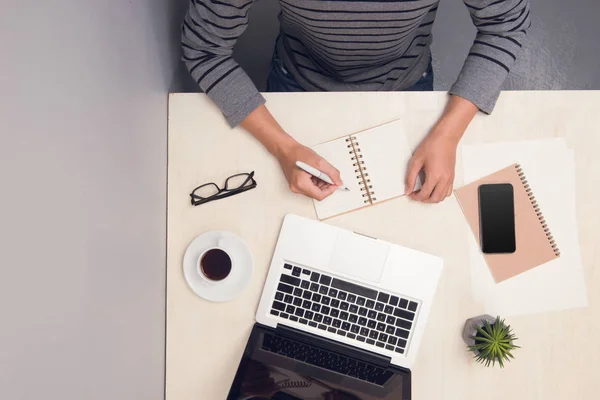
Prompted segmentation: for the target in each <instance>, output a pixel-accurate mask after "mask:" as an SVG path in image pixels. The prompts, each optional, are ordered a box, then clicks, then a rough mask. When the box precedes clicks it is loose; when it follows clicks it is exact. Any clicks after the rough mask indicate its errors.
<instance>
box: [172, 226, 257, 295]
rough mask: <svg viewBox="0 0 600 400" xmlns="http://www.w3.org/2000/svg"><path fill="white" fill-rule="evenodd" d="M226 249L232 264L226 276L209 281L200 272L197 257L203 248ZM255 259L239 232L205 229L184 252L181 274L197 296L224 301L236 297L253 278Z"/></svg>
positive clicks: (202, 251)
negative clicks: (218, 279)
mask: <svg viewBox="0 0 600 400" xmlns="http://www.w3.org/2000/svg"><path fill="white" fill-rule="evenodd" d="M219 241H220V245H219V247H220V248H222V249H223V250H225V251H226V252H227V253H228V254H229V256H230V257H231V261H232V264H233V267H232V269H231V273H230V274H229V276H228V277H227V278H225V279H223V280H222V281H219V282H215V283H208V282H206V281H205V280H204V279H202V277H201V276H200V272H199V271H198V268H197V265H198V264H197V262H198V258H199V257H200V256H201V255H202V253H204V251H205V250H207V249H209V248H211V247H216V246H217V244H218V243H219ZM253 270H254V262H253V260H252V253H251V252H250V248H249V247H248V245H247V244H246V242H245V241H244V240H243V239H242V238H240V237H239V236H237V235H235V234H233V233H231V232H226V231H208V232H205V233H203V234H201V235H200V236H198V237H197V238H196V239H194V240H192V242H191V243H190V244H189V246H188V248H187V250H186V251H185V255H184V256H183V275H184V276H185V280H186V281H187V283H188V285H189V286H190V288H191V289H192V290H193V291H194V293H196V294H197V295H198V296H200V297H202V298H203V299H206V300H209V301H216V302H223V301H229V300H232V299H234V298H236V297H237V296H238V295H239V294H240V293H242V291H243V290H244V288H245V287H246V285H247V284H248V283H249V282H250V280H251V279H252V271H253Z"/></svg>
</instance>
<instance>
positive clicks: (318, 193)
mask: <svg viewBox="0 0 600 400" xmlns="http://www.w3.org/2000/svg"><path fill="white" fill-rule="evenodd" d="M313 178H314V177H311V176H310V175H309V174H307V173H305V172H301V173H298V174H297V175H296V177H295V179H293V180H292V182H293V183H291V184H290V190H291V191H292V192H294V193H299V194H303V195H305V196H308V197H310V198H313V199H315V200H317V201H321V200H323V199H325V198H326V197H328V196H330V195H331V194H332V193H333V192H335V191H336V190H337V186H335V185H330V184H328V183H326V182H323V181H321V180H318V179H316V182H315V180H313Z"/></svg>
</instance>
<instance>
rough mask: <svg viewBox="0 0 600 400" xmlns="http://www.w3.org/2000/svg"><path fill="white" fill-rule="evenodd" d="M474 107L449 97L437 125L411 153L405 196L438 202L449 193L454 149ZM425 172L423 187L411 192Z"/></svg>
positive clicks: (452, 174) (454, 159) (452, 175)
mask: <svg viewBox="0 0 600 400" xmlns="http://www.w3.org/2000/svg"><path fill="white" fill-rule="evenodd" d="M476 113H477V106H475V104H473V103H471V102H470V101H469V100H466V99H463V98H461V97H458V96H450V101H448V104H447V106H446V109H445V110H444V113H443V115H442V117H441V118H440V120H439V121H438V122H437V124H436V125H435V126H434V127H433V129H432V130H431V132H429V135H428V136H427V137H426V138H425V140H423V142H421V144H420V145H419V147H418V148H417V150H416V151H415V153H414V154H413V156H412V158H411V160H410V163H409V165H408V173H407V174H406V189H405V193H406V194H409V195H410V198H411V199H413V200H417V201H422V202H425V203H439V202H440V201H442V200H444V199H445V198H446V197H449V196H450V195H451V194H452V185H453V183H454V168H455V164H456V148H457V147H458V142H459V141H460V139H461V138H462V136H463V134H464V133H465V130H466V129H467V127H468V126H469V123H470V122H471V120H472V119H473V117H475V114H476ZM421 170H424V171H425V182H424V183H423V187H422V188H421V189H420V190H419V191H416V192H415V185H416V183H417V176H418V175H419V172H421Z"/></svg>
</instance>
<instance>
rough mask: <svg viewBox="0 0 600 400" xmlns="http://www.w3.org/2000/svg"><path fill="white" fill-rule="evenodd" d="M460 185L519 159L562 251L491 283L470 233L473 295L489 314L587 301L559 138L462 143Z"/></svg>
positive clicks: (571, 168)
mask: <svg viewBox="0 0 600 400" xmlns="http://www.w3.org/2000/svg"><path fill="white" fill-rule="evenodd" d="M462 157H463V169H464V171H463V176H464V181H465V184H467V183H469V182H472V181H474V180H476V179H479V178H481V177H483V176H486V175H488V174H490V173H493V172H495V171H497V170H499V169H501V168H503V167H506V166H507V165H510V164H512V163H515V162H518V163H520V164H521V166H522V167H523V170H524V172H525V175H526V177H527V179H528V181H529V183H530V184H531V188H532V190H533V193H534V194H535V196H536V199H537V200H538V202H539V205H540V208H541V211H542V212H543V213H544V217H545V218H546V221H547V223H548V226H549V228H550V229H551V231H552V234H553V235H554V238H555V240H556V242H557V244H558V246H559V248H560V250H561V257H560V258H558V259H556V260H553V261H550V262H548V263H546V264H544V265H542V266H539V267H536V268H533V269H531V270H529V271H527V272H525V273H523V274H520V275H518V276H516V277H514V278H511V279H509V280H507V281H504V282H501V283H499V284H496V283H495V282H494V280H493V278H492V276H491V274H490V272H489V269H488V267H487V264H486V263H485V259H484V258H483V256H482V254H481V251H480V249H479V246H478V245H477V243H476V241H475V239H474V237H473V235H472V234H471V233H470V232H469V250H470V260H471V283H472V285H471V286H472V289H473V295H474V297H475V299H476V300H477V301H480V302H482V303H483V304H484V308H485V311H486V312H487V313H490V314H492V315H497V314H502V315H503V316H515V315H526V314H532V313H540V312H547V311H555V310H564V309H570V308H577V307H585V306H587V291H586V286H585V275H584V270H583V265H582V261H581V253H580V249H579V239H578V234H577V220H576V213H575V160H574V153H573V151H571V150H568V149H567V147H566V142H565V141H564V140H563V139H548V140H537V141H524V142H516V143H512V142H508V143H494V144H486V145H474V146H464V147H463V148H462Z"/></svg>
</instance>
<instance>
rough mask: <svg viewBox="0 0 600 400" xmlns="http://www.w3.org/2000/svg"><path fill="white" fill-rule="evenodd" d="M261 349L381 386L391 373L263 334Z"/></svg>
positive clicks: (312, 347) (331, 353)
mask: <svg viewBox="0 0 600 400" xmlns="http://www.w3.org/2000/svg"><path fill="white" fill-rule="evenodd" d="M262 349H263V350H266V351H269V352H272V353H276V354H280V355H283V356H286V357H289V358H293V359H295V360H298V361H302V362H305V363H307V364H312V365H315V366H317V367H321V368H325V369H328V370H330V371H335V372H338V373H341V374H344V375H347V376H351V377H354V378H358V379H361V380H363V381H368V382H371V383H374V384H376V385H383V384H385V383H386V382H387V380H388V379H390V378H391V377H392V376H393V373H392V372H389V371H386V370H385V369H383V368H380V367H377V366H375V365H372V364H369V363H365V362H362V361H357V360H354V359H351V358H348V357H345V356H342V355H339V354H337V353H333V352H330V351H327V350H323V349H321V348H318V347H315V346H311V345H307V344H305V343H302V342H298V341H296V340H291V339H287V338H282V337H279V336H275V335H272V334H265V337H264V340H263V344H262Z"/></svg>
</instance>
